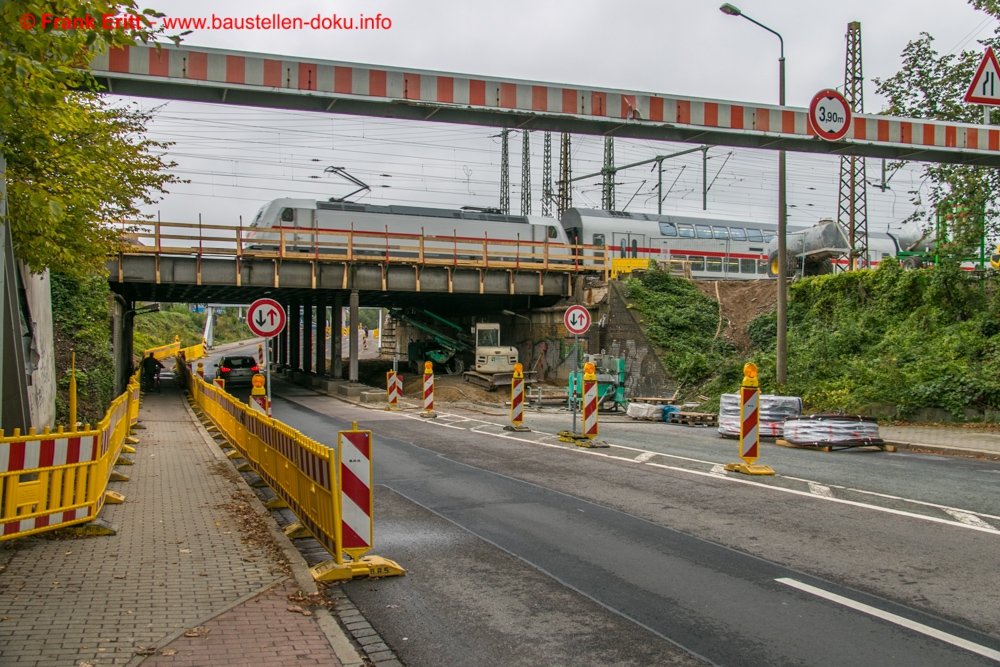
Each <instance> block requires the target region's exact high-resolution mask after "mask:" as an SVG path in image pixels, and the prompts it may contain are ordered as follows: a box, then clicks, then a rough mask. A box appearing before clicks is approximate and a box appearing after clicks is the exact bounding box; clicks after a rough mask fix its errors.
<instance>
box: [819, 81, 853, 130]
mask: <svg viewBox="0 0 1000 667" xmlns="http://www.w3.org/2000/svg"><path fill="white" fill-rule="evenodd" d="M809 125H810V126H811V127H812V129H813V131H814V132H816V134H817V135H818V136H820V137H822V138H823V139H826V140H827V141H840V140H841V139H843V138H844V137H845V136H847V132H848V130H850V129H851V105H850V104H848V103H847V99H846V98H845V97H844V96H843V95H841V94H840V93H838V92H837V91H836V90H833V89H832V88H827V89H826V90H821V91H819V92H818V93H816V96H815V97H813V98H812V102H811V103H810V104H809Z"/></svg>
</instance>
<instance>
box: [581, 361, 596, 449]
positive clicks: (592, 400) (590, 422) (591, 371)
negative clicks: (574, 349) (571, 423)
mask: <svg viewBox="0 0 1000 667" xmlns="http://www.w3.org/2000/svg"><path fill="white" fill-rule="evenodd" d="M597 430H598V426H597V368H596V367H595V366H594V364H593V363H590V362H587V363H586V364H584V366H583V434H584V435H585V436H587V439H588V440H593V439H594V438H596V437H597Z"/></svg>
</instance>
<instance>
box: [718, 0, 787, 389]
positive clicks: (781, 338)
mask: <svg viewBox="0 0 1000 667" xmlns="http://www.w3.org/2000/svg"><path fill="white" fill-rule="evenodd" d="M719 10H720V11H721V12H722V13H723V14H727V15H729V16H742V17H743V18H745V19H746V20H747V21H750V23H753V24H754V25H757V26H760V27H761V28H763V29H764V30H767V31H768V32H769V33H771V34H772V35H774V36H776V37H777V38H778V42H779V43H780V45H781V57H780V58H778V103H779V104H780V105H781V106H785V40H784V39H782V37H781V35H780V34H778V32H777V31H775V30H772V29H771V28H768V27H767V26H766V25H764V24H763V23H761V22H759V21H755V20H753V19H752V18H750V17H749V16H747V15H746V14H744V13H743V12H742V11H740V10H739V8H737V7H734V6H733V5H731V4H729V3H728V2H727V3H725V4H724V5H722V6H721V7H719ZM785 204H786V194H785V151H784V150H779V151H778V313H777V315H778V344H777V350H776V364H775V365H776V367H777V368H776V369H775V370H776V376H777V377H776V379H777V381H778V386H779V387H780V386H782V385H784V384H785V381H786V380H787V376H788V356H787V345H786V337H787V333H788V312H787V306H788V278H787V271H788V267H787V259H788V258H787V257H786V250H785V240H786V239H785V228H786V224H785V223H786V221H787V217H788V216H787V213H788V212H787V207H786V205H785Z"/></svg>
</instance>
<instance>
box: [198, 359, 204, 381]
mask: <svg viewBox="0 0 1000 667" xmlns="http://www.w3.org/2000/svg"><path fill="white" fill-rule="evenodd" d="M198 377H200V378H201V379H202V380H204V379H205V364H203V363H201V362H200V361H199V362H198Z"/></svg>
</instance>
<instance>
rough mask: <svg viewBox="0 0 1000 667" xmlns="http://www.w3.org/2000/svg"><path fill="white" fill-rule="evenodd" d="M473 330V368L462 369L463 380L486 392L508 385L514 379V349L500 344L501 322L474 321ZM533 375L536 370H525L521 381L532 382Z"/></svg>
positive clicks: (516, 354) (515, 351)
mask: <svg viewBox="0 0 1000 667" xmlns="http://www.w3.org/2000/svg"><path fill="white" fill-rule="evenodd" d="M472 333H473V334H474V335H475V337H476V351H475V359H476V363H475V370H471V371H466V372H465V381H466V382H469V383H472V384H475V385H479V386H480V387H483V388H484V389H486V390H487V391H493V390H494V389H496V388H497V387H509V386H510V384H511V382H512V381H513V379H514V364H516V363H517V359H518V352H517V348H516V347H513V346H512V345H500V325H499V324H497V323H496V322H477V323H476V326H475V327H473V328H472ZM536 375H537V373H536V372H535V371H524V383H525V384H531V383H533V382H534V381H535V378H536Z"/></svg>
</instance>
